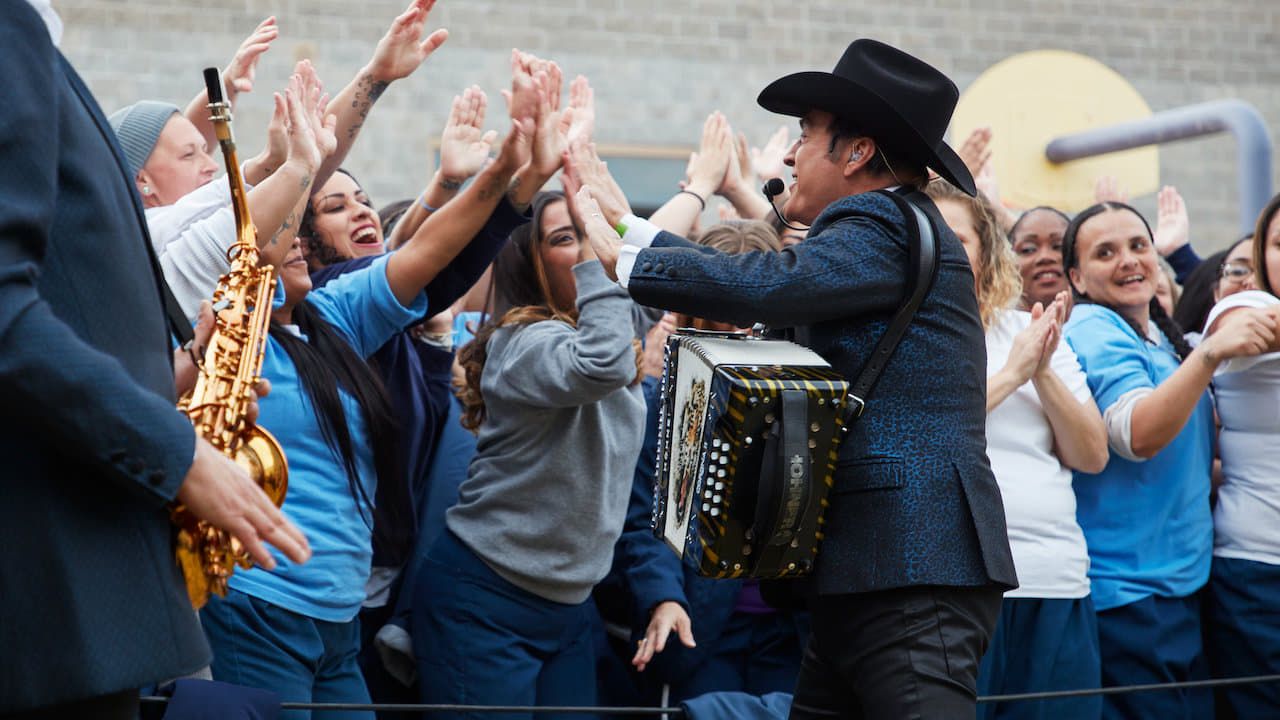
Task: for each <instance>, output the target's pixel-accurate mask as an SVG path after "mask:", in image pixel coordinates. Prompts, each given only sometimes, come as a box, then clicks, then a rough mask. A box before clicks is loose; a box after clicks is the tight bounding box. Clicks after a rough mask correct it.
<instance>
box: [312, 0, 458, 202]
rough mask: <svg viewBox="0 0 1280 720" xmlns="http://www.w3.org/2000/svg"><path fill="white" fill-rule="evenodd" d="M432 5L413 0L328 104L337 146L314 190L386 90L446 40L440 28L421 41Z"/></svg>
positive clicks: (432, 2)
mask: <svg viewBox="0 0 1280 720" xmlns="http://www.w3.org/2000/svg"><path fill="white" fill-rule="evenodd" d="M435 4H436V0H413V2H411V3H409V7H408V9H406V10H405V11H404V12H403V13H401V14H400V16H399V17H397V18H396V19H395V21H393V22H392V23H391V27H390V28H389V29H388V30H387V34H386V35H383V36H382V40H380V41H379V42H378V47H377V48H375V49H374V51H373V57H372V58H370V59H369V63H368V64H367V65H365V66H364V67H363V68H361V69H360V71H359V72H357V73H356V76H355V78H353V79H352V80H351V82H350V83H348V84H347V86H346V87H345V88H343V89H342V92H340V93H338V95H337V96H336V97H334V98H333V100H332V101H331V102H330V103H329V107H328V110H327V111H326V112H327V113H329V114H333V115H335V116H336V117H337V118H338V125H337V129H336V131H335V134H336V136H337V140H338V146H337V149H336V150H335V151H334V153H333V154H332V155H330V156H329V157H328V158H327V159H326V160H325V161H324V163H323V164H321V166H320V170H319V171H318V172H317V173H316V177H315V182H314V185H315V187H320V186H321V185H323V184H324V183H325V181H326V180H328V179H329V176H330V175H332V174H333V171H334V170H337V169H338V167H339V166H341V165H342V162H343V161H344V160H345V159H346V157H347V153H348V152H350V151H351V146H352V145H353V144H354V143H355V141H356V137H357V136H358V135H359V134H360V129H361V128H362V127H364V121H365V118H367V117H368V116H369V111H370V110H372V109H373V105H374V103H376V102H378V98H380V97H382V93H384V92H386V89H387V87H388V86H390V85H391V83H393V82H395V81H396V80H400V79H402V78H406V77H409V75H411V74H412V73H413V71H414V70H417V69H418V66H420V65H421V64H422V63H423V62H424V61H425V60H426V59H427V58H428V57H430V56H431V54H432V53H433V52H435V51H436V50H437V49H438V48H439V47H440V46H441V45H443V44H444V41H445V40H446V39H447V38H448V37H449V31H448V30H445V29H443V28H441V29H439V30H436V31H435V32H433V33H431V34H430V35H428V36H427V37H426V38H425V39H423V38H422V34H423V30H424V27H425V26H426V22H427V15H428V14H429V13H430V12H431V8H432V7H433V6H434V5H435Z"/></svg>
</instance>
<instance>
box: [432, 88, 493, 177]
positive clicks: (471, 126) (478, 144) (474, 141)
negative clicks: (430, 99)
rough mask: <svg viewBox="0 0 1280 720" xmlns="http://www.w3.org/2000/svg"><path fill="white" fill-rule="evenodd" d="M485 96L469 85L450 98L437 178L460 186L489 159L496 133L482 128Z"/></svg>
mask: <svg viewBox="0 0 1280 720" xmlns="http://www.w3.org/2000/svg"><path fill="white" fill-rule="evenodd" d="M488 106H489V99H488V96H486V95H485V94H484V91H483V90H481V89H480V88H479V87H478V86H475V85H472V86H471V87H469V88H467V89H466V90H464V91H462V95H460V96H456V97H454V98H453V107H452V108H451V109H450V111H449V122H448V123H447V124H446V125H445V127H444V133H443V134H441V136H440V177H441V179H442V180H444V181H446V182H449V183H450V184H458V185H461V183H463V182H464V181H466V180H467V179H468V178H470V177H472V176H474V175H475V174H476V173H478V172H480V169H481V168H483V167H484V164H485V163H486V162H488V160H489V153H490V151H492V150H493V143H494V141H496V140H497V139H498V133H497V132H496V131H493V130H490V131H489V132H485V131H484V115H485V111H486V109H487V108H488Z"/></svg>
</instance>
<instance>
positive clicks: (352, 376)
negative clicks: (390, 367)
mask: <svg viewBox="0 0 1280 720" xmlns="http://www.w3.org/2000/svg"><path fill="white" fill-rule="evenodd" d="M292 319H293V322H294V323H295V324H296V325H297V326H298V330H299V331H301V332H302V334H304V335H306V336H307V339H306V340H303V339H302V338H300V337H298V336H297V335H295V334H294V333H293V332H291V331H290V330H289V329H288V328H285V327H284V326H282V325H280V324H278V323H276V322H275V321H272V323H271V337H272V338H275V340H276V342H278V343H280V346H281V347H282V348H283V349H284V351H285V352H286V353H288V354H289V357H290V358H291V359H292V360H293V364H294V366H295V367H296V368H297V372H298V381H299V383H300V384H301V385H302V387H303V389H304V390H305V391H306V393H307V399H308V400H309V401H310V402H311V407H312V409H313V411H314V412H315V414H316V419H317V420H319V422H320V433H321V435H322V436H323V438H324V441H325V444H327V445H328V446H329V447H330V448H334V449H336V450H337V451H338V454H339V455H340V459H341V461H342V465H343V468H344V469H345V470H346V474H347V483H348V485H349V487H350V490H351V497H352V498H354V499H355V500H356V506H357V507H359V508H360V515H361V518H362V519H363V520H364V521H365V524H366V525H368V526H370V527H371V528H372V526H373V518H372V511H373V501H372V499H370V497H369V494H368V493H367V492H366V491H365V489H364V485H362V484H361V483H360V474H359V468H358V467H357V465H356V457H357V454H356V445H355V443H356V441H357V440H359V438H355V439H353V438H352V437H351V429H350V423H349V421H348V419H347V413H346V411H345V410H344V409H343V407H342V396H341V393H340V392H339V390H345V391H346V392H347V393H348V394H350V395H351V397H352V398H354V399H355V401H356V404H357V405H359V406H360V412H361V415H362V416H363V419H364V424H365V429H366V430H367V432H368V437H369V444H370V446H371V448H372V450H373V462H374V468H375V469H376V471H377V474H378V477H379V478H380V479H383V480H384V481H392V480H393V479H394V478H395V477H396V476H395V470H396V459H395V432H396V421H395V416H394V415H393V413H392V410H391V402H390V400H389V399H388V398H387V392H386V389H385V388H384V387H383V385H382V381H381V380H380V379H379V378H378V376H377V374H376V373H374V372H373V370H372V369H371V368H370V367H369V365H368V364H366V363H365V361H364V358H361V357H360V356H359V355H358V354H357V353H356V352H355V350H354V349H352V347H351V345H349V344H348V343H347V341H346V339H345V338H343V337H342V335H341V334H340V333H339V332H338V331H337V330H336V329H334V327H333V326H332V325H330V324H329V323H328V322H326V321H325V319H324V318H323V317H321V315H320V312H319V311H318V310H316V309H315V308H314V307H312V305H311V303H309V302H306V301H305V300H304V301H303V302H300V303H298V304H297V305H296V306H295V307H294V309H293V317H292ZM383 510H384V511H386V512H389V513H391V514H392V515H395V514H397V513H400V512H404V509H402V508H384V509H383ZM379 525H380V526H381V523H379Z"/></svg>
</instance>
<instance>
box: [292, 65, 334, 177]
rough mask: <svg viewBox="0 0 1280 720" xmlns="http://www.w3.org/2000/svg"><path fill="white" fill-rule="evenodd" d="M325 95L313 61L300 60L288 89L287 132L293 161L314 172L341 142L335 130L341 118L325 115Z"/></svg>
mask: <svg viewBox="0 0 1280 720" xmlns="http://www.w3.org/2000/svg"><path fill="white" fill-rule="evenodd" d="M323 95H324V89H323V87H322V86H321V85H320V79H319V78H318V77H317V76H316V73H315V69H314V68H312V66H311V63H310V62H309V61H307V60H303V61H302V62H299V63H298V65H297V67H296V72H295V73H294V74H293V77H292V78H290V80H289V87H288V89H287V90H285V98H284V99H285V106H286V107H287V109H288V119H287V122H286V125H285V131H286V133H287V134H288V136H289V160H290V161H294V162H299V163H301V164H302V165H303V166H304V167H305V168H307V169H308V170H309V171H310V172H311V173H314V172H315V170H316V168H318V167H320V163H322V162H324V160H325V158H327V157H328V156H329V155H330V154H332V153H333V151H334V149H335V148H336V147H337V144H338V141H337V138H336V137H335V136H334V132H333V128H334V125H335V123H337V118H336V117H334V116H333V115H329V116H328V117H325V116H324V114H323V113H324V110H323V108H324V105H322V104H321V102H320V101H321V99H322V98H323Z"/></svg>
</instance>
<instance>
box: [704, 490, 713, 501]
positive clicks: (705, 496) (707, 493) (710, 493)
mask: <svg viewBox="0 0 1280 720" xmlns="http://www.w3.org/2000/svg"><path fill="white" fill-rule="evenodd" d="M714 494H715V493H713V492H712V491H710V490H708V491H706V492H704V493H702V497H704V498H706V499H708V500H710V499H711V496H712V495H714Z"/></svg>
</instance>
